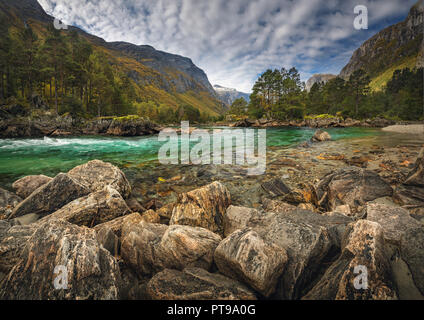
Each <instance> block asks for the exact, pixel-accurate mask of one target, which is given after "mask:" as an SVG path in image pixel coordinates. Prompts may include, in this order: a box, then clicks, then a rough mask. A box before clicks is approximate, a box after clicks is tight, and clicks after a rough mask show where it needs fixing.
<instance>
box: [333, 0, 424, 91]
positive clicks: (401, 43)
mask: <svg viewBox="0 0 424 320" xmlns="http://www.w3.org/2000/svg"><path fill="white" fill-rule="evenodd" d="M423 27H424V24H423V4H422V1H421V0H420V1H418V2H417V3H416V4H415V5H414V6H413V7H412V8H411V10H410V12H409V14H408V17H407V18H406V19H405V20H404V21H402V22H399V23H397V24H395V25H392V26H390V27H387V28H385V29H383V30H382V31H380V32H379V33H377V34H376V35H374V36H373V37H371V38H370V39H368V40H367V41H365V42H364V43H363V44H362V45H361V46H360V47H359V48H358V49H357V50H356V51H355V52H354V53H353V55H352V58H351V59H350V61H349V63H348V64H347V65H346V66H345V67H344V68H343V69H342V71H341V72H340V76H341V77H342V78H345V79H347V78H349V76H350V75H351V74H352V73H353V72H354V71H355V70H358V69H360V68H363V69H365V70H367V71H368V73H369V75H370V76H371V78H372V79H374V80H375V81H374V82H375V83H374V84H375V85H376V84H377V83H376V82H379V83H380V85H382V84H384V79H378V78H379V77H382V76H383V75H384V74H385V73H387V72H386V71H389V73H390V74H386V75H384V78H387V80H388V79H389V78H390V77H391V74H393V71H394V70H395V69H397V67H398V66H399V67H405V66H407V67H414V66H420V65H422V64H423V62H422V59H423V55H422V52H423V32H424V29H423Z"/></svg>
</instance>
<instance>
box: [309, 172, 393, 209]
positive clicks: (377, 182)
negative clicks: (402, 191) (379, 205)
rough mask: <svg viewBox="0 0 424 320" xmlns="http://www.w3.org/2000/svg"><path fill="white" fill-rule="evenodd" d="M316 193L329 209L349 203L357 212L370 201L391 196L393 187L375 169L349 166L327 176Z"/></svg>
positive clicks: (319, 184)
mask: <svg viewBox="0 0 424 320" xmlns="http://www.w3.org/2000/svg"><path fill="white" fill-rule="evenodd" d="M316 193H317V197H318V203H319V205H320V206H321V207H322V208H324V209H326V210H328V211H334V210H335V209H336V208H337V207H338V206H340V205H346V204H347V205H349V207H350V210H351V211H352V212H357V211H359V210H360V209H361V208H362V206H364V204H365V203H366V202H368V201H372V200H375V199H377V198H381V197H385V196H391V195H392V193H393V189H392V188H391V187H390V185H389V184H388V183H387V182H385V181H384V180H383V179H382V178H381V177H380V176H379V175H378V174H377V173H375V172H373V171H369V170H365V169H362V168H357V167H348V168H343V169H340V170H337V171H336V172H333V173H330V174H328V175H327V176H325V177H324V178H323V179H322V180H321V181H320V182H319V183H318V185H317V187H316Z"/></svg>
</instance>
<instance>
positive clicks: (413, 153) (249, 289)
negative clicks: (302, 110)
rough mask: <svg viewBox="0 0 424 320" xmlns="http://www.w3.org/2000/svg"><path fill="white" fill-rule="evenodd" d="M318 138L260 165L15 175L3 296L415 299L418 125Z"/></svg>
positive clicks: (0, 261) (420, 189)
mask: <svg viewBox="0 0 424 320" xmlns="http://www.w3.org/2000/svg"><path fill="white" fill-rule="evenodd" d="M333 130H336V129H333ZM330 132H337V131H330ZM312 133H313V132H312ZM334 135H335V136H336V133H335V134H334ZM322 136H324V135H322ZM308 140H309V139H308ZM312 140H314V139H312ZM312 140H310V142H309V143H306V144H305V143H300V142H301V141H299V143H297V144H294V145H293V144H291V145H288V146H279V145H273V146H270V147H269V148H268V153H267V167H266V172H265V174H263V175H261V176H249V175H247V168H246V167H245V166H235V165H220V166H218V165H204V166H193V165H172V166H171V165H161V164H158V163H155V162H147V163H144V164H143V166H141V167H139V168H135V167H131V166H130V167H125V166H124V167H123V168H122V171H121V170H120V169H119V168H117V167H115V166H112V165H110V164H108V163H105V162H102V161H98V160H95V161H91V162H89V163H87V164H83V165H80V166H78V167H76V168H73V169H71V170H69V171H68V170H66V171H65V172H67V173H66V174H58V175H57V176H52V177H45V176H33V177H27V178H23V179H21V180H19V181H17V182H15V183H14V184H13V189H14V192H16V194H14V193H11V192H10V191H5V190H3V189H2V190H1V192H2V197H0V199H1V200H2V206H3V209H2V218H3V220H0V244H1V245H0V298H2V299H39V298H41V299H46V298H49V299H86V298H91V299H423V298H424V297H423V294H424V281H423V279H424V274H423V273H422V268H421V266H422V264H423V263H424V250H423V248H422V243H424V242H423V241H422V240H423V239H424V226H423V222H424V211H423V210H422V208H424V185H423V184H422V181H424V180H423V175H424V171H423V164H424V163H423V160H424V150H422V147H423V145H424V139H421V138H419V137H418V138H417V136H416V135H405V134H397V133H384V134H372V135H364V136H356V137H353V138H349V139H347V138H344V139H343V138H342V139H335V140H334V139H333V140H329V141H322V142H316V141H317V140H316V139H315V140H314V141H315V142H312ZM303 141H304V140H303ZM420 150H421V152H420ZM42 173H43V172H39V174H42ZM5 204H7V205H6V206H5ZM5 218H6V219H5ZM65 243H66V244H67V245H66V246H64V244H65ZM76 248H82V249H81V250H82V251H81V250H80V249H78V251H76ZM356 248H358V250H357V249H356ZM59 253H60V259H59V260H57V259H56V258H55V257H59ZM32 257H37V258H36V259H34V258H32ZM94 261H101V263H100V264H98V265H97V266H98V267H96V268H97V269H96V268H94V267H93V266H96V263H94ZM58 263H59V264H61V265H63V266H64V267H66V268H69V269H68V274H69V275H72V276H71V278H69V279H68V281H69V284H70V289H68V290H66V291H64V290H57V289H55V288H54V287H53V285H52V284H53V282H52V281H50V279H51V277H52V275H53V271H54V270H55V267H56V265H57V264H58ZM358 264H360V265H363V266H365V267H366V268H367V270H368V275H369V277H370V278H369V280H368V283H369V287H368V288H367V289H361V290H357V289H355V288H354V287H353V279H354V278H355V277H356V276H357V274H355V273H354V272H353V269H354V267H355V266H356V265H358ZM295 270H296V272H294V271H295ZM81 272H84V275H85V276H84V277H83V278H78V277H77V276H74V275H78V274H80V273H81ZM34 273H37V276H35V274H34ZM328 284H330V285H328ZM40 288H42V289H41V290H40Z"/></svg>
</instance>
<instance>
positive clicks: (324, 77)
mask: <svg viewBox="0 0 424 320" xmlns="http://www.w3.org/2000/svg"><path fill="white" fill-rule="evenodd" d="M335 77H337V76H336V75H334V74H314V75H313V76H312V77H310V78H309V79H308V81H306V91H308V92H309V91H310V90H311V88H312V86H313V85H314V84H315V83H318V82H324V83H326V82H327V81H328V80H331V79H334V78H335Z"/></svg>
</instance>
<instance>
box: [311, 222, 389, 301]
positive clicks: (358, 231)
mask: <svg viewBox="0 0 424 320" xmlns="http://www.w3.org/2000/svg"><path fill="white" fill-rule="evenodd" d="M343 243H344V245H343V250H342V253H341V256H340V257H339V258H338V259H337V260H336V261H335V262H334V263H333V264H332V265H331V266H330V268H329V269H327V271H326V272H325V274H324V275H323V277H322V278H321V279H320V280H319V281H318V283H317V284H316V285H315V286H314V288H313V289H312V290H311V291H310V292H309V293H308V294H307V295H306V296H305V297H303V299H305V300H310V299H312V300H318V299H321V300H334V299H340V300H390V299H397V296H396V292H395V291H394V288H393V284H392V282H391V278H392V277H391V271H390V263H389V259H388V257H387V254H386V252H385V243H384V237H383V228H382V227H381V226H380V225H379V224H378V223H376V222H372V221H367V220H359V221H358V222H356V223H352V224H350V225H349V227H348V230H347V231H346V235H345V238H344V241H343ZM365 277H366V278H365ZM355 286H356V288H355Z"/></svg>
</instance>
